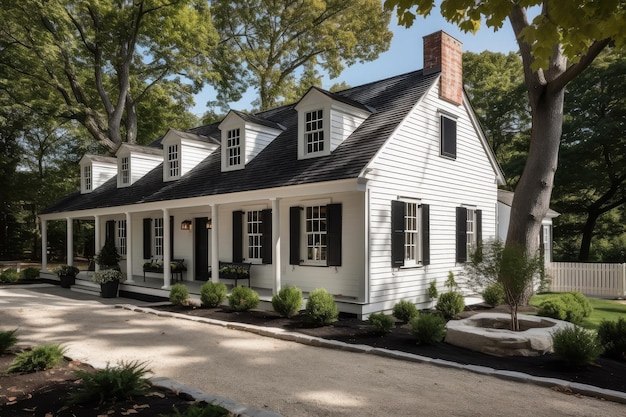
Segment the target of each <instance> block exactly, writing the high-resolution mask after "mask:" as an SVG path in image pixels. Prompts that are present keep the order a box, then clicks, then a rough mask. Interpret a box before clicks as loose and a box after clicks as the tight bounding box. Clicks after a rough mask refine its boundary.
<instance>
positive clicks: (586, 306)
mask: <svg viewBox="0 0 626 417" xmlns="http://www.w3.org/2000/svg"><path fill="white" fill-rule="evenodd" d="M568 294H569V296H570V297H572V298H573V299H574V300H576V301H577V302H578V304H579V305H580V307H581V308H582V310H583V317H589V316H590V315H591V313H593V307H592V306H591V303H590V302H589V299H588V298H587V297H585V296H584V295H583V294H582V293H579V292H577V291H572V292H569V293H568Z"/></svg>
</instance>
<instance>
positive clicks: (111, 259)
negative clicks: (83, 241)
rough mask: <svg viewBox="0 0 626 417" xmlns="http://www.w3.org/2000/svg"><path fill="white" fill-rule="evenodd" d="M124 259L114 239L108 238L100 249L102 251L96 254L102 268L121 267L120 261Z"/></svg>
mask: <svg viewBox="0 0 626 417" xmlns="http://www.w3.org/2000/svg"><path fill="white" fill-rule="evenodd" d="M120 259H122V255H120V254H119V252H118V251H117V248H116V247H115V242H114V241H113V239H107V241H106V242H105V243H104V246H102V249H101V250H100V253H98V255H96V258H95V261H96V263H97V264H98V265H100V269H117V270H119V269H120V266H119V262H120Z"/></svg>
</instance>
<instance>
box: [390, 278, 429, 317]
mask: <svg viewBox="0 0 626 417" xmlns="http://www.w3.org/2000/svg"><path fill="white" fill-rule="evenodd" d="M433 282H434V281H433ZM393 315H394V316H395V317H396V318H397V319H398V320H400V321H402V322H403V323H408V322H409V321H411V319H412V318H413V317H417V315H418V312H417V307H415V304H413V303H412V302H410V301H407V300H400V301H398V302H397V303H396V305H394V306H393Z"/></svg>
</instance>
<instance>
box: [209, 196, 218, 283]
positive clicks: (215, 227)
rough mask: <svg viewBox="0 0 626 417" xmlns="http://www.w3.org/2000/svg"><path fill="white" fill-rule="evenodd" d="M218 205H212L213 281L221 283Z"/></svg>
mask: <svg viewBox="0 0 626 417" xmlns="http://www.w3.org/2000/svg"><path fill="white" fill-rule="evenodd" d="M218 210H219V205H218V204H211V222H212V225H213V228H212V229H211V281H212V282H219V280H220V272H219V271H220V251H219V244H218V235H219V224H220V222H219V217H218V213H217V212H218Z"/></svg>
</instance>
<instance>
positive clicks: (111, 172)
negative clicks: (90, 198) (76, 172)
mask: <svg viewBox="0 0 626 417" xmlns="http://www.w3.org/2000/svg"><path fill="white" fill-rule="evenodd" d="M81 175H82V170H81ZM116 175H117V165H115V164H106V163H102V162H95V161H94V162H93V163H92V165H91V181H92V183H91V189H92V190H95V189H96V188H98V187H100V186H101V185H102V184H104V183H105V182H107V181H108V180H110V179H111V178H113V177H114V176H116Z"/></svg>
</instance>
